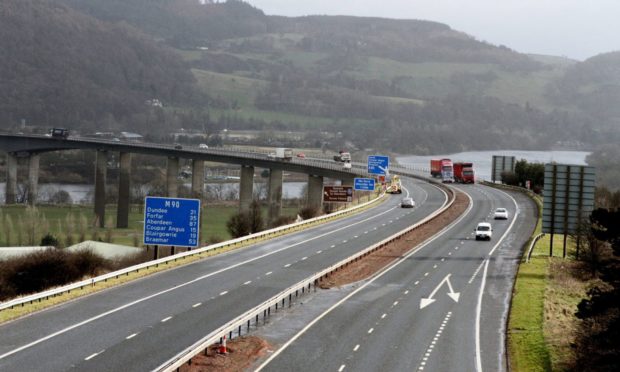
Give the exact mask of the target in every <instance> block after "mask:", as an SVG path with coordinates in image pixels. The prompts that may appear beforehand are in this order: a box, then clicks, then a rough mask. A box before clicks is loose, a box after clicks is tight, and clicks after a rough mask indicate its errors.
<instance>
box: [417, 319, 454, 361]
mask: <svg viewBox="0 0 620 372" xmlns="http://www.w3.org/2000/svg"><path fill="white" fill-rule="evenodd" d="M451 316H452V312H451V311H449V312H448V314H446V316H445V318H444V319H443V322H442V323H441V326H440V327H439V329H438V330H437V333H435V337H433V341H431V343H430V345H429V346H428V349H426V352H425V353H424V357H422V361H421V362H420V364H419V365H418V368H417V370H418V371H423V370H424V367H425V366H426V364H427V361H428V358H429V357H430V356H431V353H432V352H433V348H434V347H435V345H436V344H437V341H438V340H439V336H441V333H442V332H443V329H444V327H445V325H446V323H447V322H448V320H449V319H450V317H451Z"/></svg>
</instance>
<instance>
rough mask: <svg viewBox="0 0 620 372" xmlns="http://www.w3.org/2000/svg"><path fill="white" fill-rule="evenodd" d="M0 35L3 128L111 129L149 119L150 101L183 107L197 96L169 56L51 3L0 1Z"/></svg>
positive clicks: (118, 28)
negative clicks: (20, 124)
mask: <svg viewBox="0 0 620 372" xmlns="http://www.w3.org/2000/svg"><path fill="white" fill-rule="evenodd" d="M0 35H2V37H0V50H2V58H0V81H1V82H2V83H1V85H2V89H1V90H0V119H1V120H2V121H3V122H4V123H5V124H3V126H6V125H8V123H15V122H17V121H19V119H21V118H25V119H26V120H27V122H28V123H29V124H34V125H42V126H53V125H62V126H70V127H72V126H80V127H82V128H95V127H97V126H98V125H99V123H102V122H104V123H105V124H106V125H107V126H110V127H115V126H118V125H119V124H118V122H122V121H124V122H125V123H126V122H128V121H130V120H129V118H131V117H132V116H134V115H137V114H142V113H144V112H146V108H147V107H146V106H145V104H144V102H145V100H147V99H152V98H158V99H160V100H162V101H164V102H182V101H185V100H187V99H188V97H191V95H192V91H193V90H194V91H195V89H194V86H195V80H194V77H193V76H192V74H191V73H190V72H189V71H188V70H187V67H186V66H185V65H184V63H183V61H182V60H181V59H180V58H179V56H178V55H177V54H175V53H174V52H172V51H171V50H169V49H168V48H165V47H162V46H159V45H157V44H156V43H154V42H153V41H152V40H151V38H148V37H145V36H144V35H142V34H141V33H140V32H139V31H138V30H136V29H134V28H132V27H129V26H128V25H111V24H107V23H104V22H101V21H98V20H96V19H94V18H92V17H89V16H87V15H84V14H81V13H79V12H76V11H74V10H72V9H71V8H67V7H66V6H63V5H61V4H58V3H54V2H52V1H48V0H4V1H2V2H1V3H0ZM77 123H79V124H77Z"/></svg>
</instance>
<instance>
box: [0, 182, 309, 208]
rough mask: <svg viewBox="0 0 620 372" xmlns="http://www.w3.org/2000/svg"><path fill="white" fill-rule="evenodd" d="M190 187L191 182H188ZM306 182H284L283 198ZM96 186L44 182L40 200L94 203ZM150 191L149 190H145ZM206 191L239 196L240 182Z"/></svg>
mask: <svg viewBox="0 0 620 372" xmlns="http://www.w3.org/2000/svg"><path fill="white" fill-rule="evenodd" d="M185 186H186V187H188V188H190V187H191V184H186V185H185ZM305 186H306V182H284V184H283V187H282V198H283V199H296V198H299V197H301V196H302V193H303V192H304V188H305ZM94 189H95V187H94V186H93V185H71V184H62V183H44V184H40V185H39V193H38V200H39V201H40V202H42V203H45V202H48V201H49V200H50V198H52V196H53V195H54V194H56V193H57V192H58V191H60V190H64V191H66V192H68V193H69V196H70V197H71V202H72V203H73V204H92V203H93V195H94ZM254 189H255V190H261V193H262V196H261V197H262V198H264V197H265V196H266V192H267V187H266V184H265V183H255V184H254ZM5 190H6V183H5V182H3V183H0V204H4V201H5ZM143 191H148V190H143ZM205 192H206V193H207V196H208V197H209V198H213V199H226V198H229V197H231V196H232V195H234V198H236V199H238V198H239V183H238V182H223V183H206V184H205Z"/></svg>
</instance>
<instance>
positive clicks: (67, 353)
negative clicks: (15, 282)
mask: <svg viewBox="0 0 620 372" xmlns="http://www.w3.org/2000/svg"><path fill="white" fill-rule="evenodd" d="M405 186H406V188H407V190H408V192H410V193H411V195H412V197H413V198H414V199H415V200H416V202H417V207H416V208H414V209H401V208H400V206H399V202H400V200H401V197H404V196H405V194H403V195H402V196H391V197H390V199H389V201H387V202H385V203H382V204H380V205H379V206H377V207H375V208H372V209H370V210H367V211H365V212H363V213H360V214H358V215H355V216H351V217H349V218H346V219H342V220H338V221H334V222H331V223H328V224H324V225H321V226H317V227H314V228H312V229H308V230H305V231H302V232H298V233H295V234H291V235H287V236H284V237H280V238H277V239H273V240H270V241H267V242H264V243H261V244H257V245H254V246H251V247H249V248H245V249H241V250H237V251H233V252H229V253H226V254H222V255H218V256H216V257H212V258H208V259H204V260H201V261H199V262H196V263H193V264H190V265H187V266H183V267H180V268H176V269H172V270H168V271H165V272H162V273H159V274H156V275H152V276H149V277H147V278H143V279H140V280H137V281H134V282H131V283H128V284H125V285H122V286H119V287H116V288H112V289H109V290H105V291H102V292H99V293H96V294H93V295H90V296H87V297H83V298H80V299H77V300H74V301H71V302H69V303H66V304H62V305H59V306H56V307H54V308H51V309H48V310H45V311H42V312H39V313H36V314H33V315H30V316H27V317H24V318H22V319H18V320H16V321H13V322H10V323H7V324H4V325H1V326H0V335H1V337H0V370H2V371H66V370H77V371H146V370H151V369H153V368H155V367H157V366H159V365H160V364H161V363H163V362H164V361H166V360H168V359H170V358H171V357H173V356H174V355H176V354H177V353H179V352H180V351H182V350H184V349H185V348H186V347H188V346H190V345H191V344H193V343H194V342H195V341H197V340H198V339H200V338H202V337H204V336H205V335H206V334H208V333H210V332H211V331H213V330H215V329H217V328H218V327H220V326H221V325H223V324H225V323H226V322H227V321H229V320H231V319H233V318H235V317H236V316H238V315H240V314H242V313H244V312H245V311H246V310H248V309H250V308H252V307H254V306H256V305H258V304H260V303H262V302H263V301H265V300H267V299H268V298H270V297H272V296H274V295H275V294H277V293H278V292H280V291H281V290H283V289H285V288H287V287H289V286H290V285H292V284H294V283H296V282H298V281H300V280H302V279H304V278H306V277H308V276H310V275H312V274H313V273H315V272H317V271H320V270H322V269H324V268H325V267H327V266H329V265H330V264H333V263H334V262H337V261H340V260H342V259H344V258H346V257H348V256H350V255H352V254H354V253H355V252H357V251H360V250H362V249H364V248H366V247H367V246H369V245H371V244H373V243H375V242H377V241H380V240H382V239H384V238H386V237H388V236H390V235H392V234H394V233H396V232H397V231H400V230H402V229H404V228H405V227H407V226H409V225H411V224H413V223H415V222H416V221H419V220H421V219H422V218H424V217H425V216H427V215H428V214H430V213H432V212H433V211H435V210H437V209H438V208H440V207H441V206H442V205H443V204H444V203H445V202H446V195H445V193H444V192H442V191H440V190H439V189H438V188H436V187H434V186H431V185H429V184H428V183H426V182H422V181H412V180H406V181H405Z"/></svg>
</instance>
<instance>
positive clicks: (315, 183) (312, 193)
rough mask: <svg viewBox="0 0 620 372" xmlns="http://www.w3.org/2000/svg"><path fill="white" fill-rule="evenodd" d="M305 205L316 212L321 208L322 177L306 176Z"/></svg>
mask: <svg viewBox="0 0 620 372" xmlns="http://www.w3.org/2000/svg"><path fill="white" fill-rule="evenodd" d="M306 205H307V206H308V207H310V208H313V209H314V210H316V211H317V212H321V211H322V208H323V177H321V176H315V175H312V174H309V175H308V200H307V202H306Z"/></svg>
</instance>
